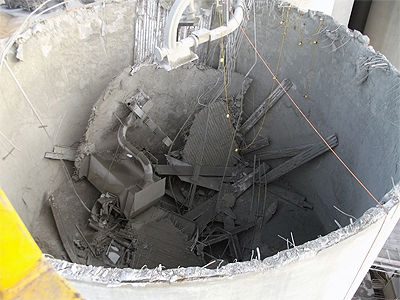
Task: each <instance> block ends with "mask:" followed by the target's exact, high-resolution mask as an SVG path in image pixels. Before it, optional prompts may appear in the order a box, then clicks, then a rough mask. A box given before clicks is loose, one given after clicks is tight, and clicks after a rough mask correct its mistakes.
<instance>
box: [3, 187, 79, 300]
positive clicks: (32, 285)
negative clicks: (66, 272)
mask: <svg viewBox="0 0 400 300" xmlns="http://www.w3.org/2000/svg"><path fill="white" fill-rule="evenodd" d="M0 234H1V236H0V298H1V299H84V298H83V297H82V296H81V295H80V294H79V293H78V292H77V291H76V290H75V289H74V288H73V287H72V286H71V285H70V284H69V283H68V282H67V281H66V280H65V279H64V278H63V277H61V276H60V275H58V273H57V272H56V271H55V269H54V268H53V267H52V265H51V264H50V263H49V262H48V261H47V260H46V258H45V257H44V256H43V254H42V252H41V251H40V249H39V247H38V246H37V245H36V243H35V241H34V240H33V238H32V236H31V235H30V233H29V231H28V230H27V228H26V227H25V225H24V223H23V222H22V220H21V219H20V217H19V216H18V214H17V212H16V211H15V210H14V208H13V206H12V205H11V203H10V201H9V200H8V199H7V197H6V195H5V194H4V192H3V190H2V189H1V188H0Z"/></svg>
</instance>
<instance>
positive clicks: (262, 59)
mask: <svg viewBox="0 0 400 300" xmlns="http://www.w3.org/2000/svg"><path fill="white" fill-rule="evenodd" d="M222 1H223V2H224V3H225V5H227V4H226V1H225V0H222ZM227 7H228V5H227ZM228 9H229V11H230V13H231V15H232V17H233V18H234V19H235V20H236V22H237V23H238V24H239V28H240V30H242V32H243V34H244V36H245V37H246V39H247V40H248V42H249V43H250V45H251V46H252V47H253V49H254V50H255V51H256V53H257V55H258V57H259V58H260V60H261V61H262V62H263V64H264V66H265V67H266V68H267V69H268V71H269V72H270V73H271V75H274V73H273V72H272V70H271V68H270V67H269V66H268V64H267V63H266V62H265V60H264V58H263V57H262V56H261V54H260V53H259V52H258V50H257V49H256V48H255V47H254V44H253V43H252V42H251V40H250V38H249V37H248V35H247V34H246V32H245V31H244V29H243V28H242V26H241V25H240V23H239V22H238V21H237V19H236V17H235V15H234V14H233V12H232V10H231V9H230V8H229V7H228ZM276 82H277V83H278V84H279V86H280V87H281V88H282V90H283V91H284V93H285V94H286V95H287V96H288V98H289V99H290V101H291V102H292V103H293V105H294V106H295V107H296V109H297V110H298V111H299V112H300V114H301V115H302V116H303V118H304V119H305V120H306V122H307V123H308V124H309V125H310V126H311V128H312V129H313V130H314V132H315V133H316V134H317V135H318V136H319V138H320V139H321V140H322V141H323V142H324V143H325V145H326V146H327V147H328V148H329V150H330V151H331V152H332V153H333V154H334V155H335V157H336V158H337V159H338V160H339V162H340V163H341V164H342V165H343V166H344V167H345V168H346V170H347V171H348V172H349V173H350V174H351V175H352V176H353V178H354V179H355V180H356V181H357V182H358V183H359V184H360V185H361V186H362V187H363V189H364V190H365V191H366V192H367V193H368V195H370V196H371V198H372V199H373V200H374V201H375V202H376V203H377V204H378V205H379V206H380V207H381V208H382V209H383V211H384V212H385V214H386V215H387V214H388V213H387V211H386V209H385V208H384V206H383V205H382V204H381V203H380V202H379V201H378V200H377V199H376V198H375V196H374V195H373V194H372V193H371V192H370V191H369V190H368V189H367V187H366V186H365V185H364V184H363V183H362V182H361V181H360V179H359V178H358V177H357V176H356V175H355V174H354V173H353V172H352V171H351V170H350V168H349V167H348V166H347V165H346V163H345V162H344V161H343V160H342V159H341V158H340V157H339V155H338V154H337V153H336V151H334V150H333V148H332V147H331V146H330V145H329V144H328V142H327V141H326V140H325V139H324V138H323V136H322V135H321V134H320V132H319V131H318V130H317V128H316V127H315V126H314V125H313V124H312V123H311V121H310V120H309V119H308V118H307V117H306V115H305V114H304V112H303V111H302V110H301V109H300V107H299V106H298V105H297V103H296V102H295V101H294V100H293V98H292V97H291V96H290V95H289V93H288V91H287V90H286V89H285V88H284V87H283V85H282V84H281V82H280V81H279V80H278V79H277V78H276Z"/></svg>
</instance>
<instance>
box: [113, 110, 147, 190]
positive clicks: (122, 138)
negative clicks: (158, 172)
mask: <svg viewBox="0 0 400 300" xmlns="http://www.w3.org/2000/svg"><path fill="white" fill-rule="evenodd" d="M130 119H131V114H130V115H129V116H128V118H127V120H130ZM127 130H128V126H126V125H124V124H123V125H121V126H120V127H119V129H118V133H117V139H118V144H119V145H120V146H121V147H122V148H123V149H124V150H125V151H127V152H128V153H129V154H131V155H132V156H133V157H134V158H135V159H137V160H138V161H139V162H140V164H141V165H142V167H143V172H144V181H145V182H146V184H147V183H152V182H154V180H153V167H152V166H151V163H150V161H149V159H148V158H147V157H146V155H144V153H143V152H142V151H140V150H139V149H137V148H136V147H135V146H133V145H132V144H131V143H129V142H128V140H127V139H126V132H127Z"/></svg>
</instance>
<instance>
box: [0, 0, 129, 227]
mask: <svg viewBox="0 0 400 300" xmlns="http://www.w3.org/2000/svg"><path fill="white" fill-rule="evenodd" d="M134 21H135V1H128V0H127V1H124V0H123V1H106V2H105V5H104V6H103V5H101V4H96V5H94V6H92V7H87V8H81V9H77V10H73V11H70V12H64V13H62V14H61V15H59V16H56V17H54V18H51V19H48V20H46V21H45V22H42V23H40V24H36V25H35V26H34V27H33V28H32V30H30V29H29V30H28V31H27V32H26V33H25V34H24V36H25V37H26V41H25V42H24V43H23V44H22V47H21V49H20V51H21V53H22V54H23V61H18V60H17V59H16V58H15V54H14V52H15V49H14V50H13V51H10V53H9V54H8V55H7V60H6V61H7V64H8V65H9V66H10V68H11V70H12V72H13V73H14V75H15V77H16V78H17V80H18V81H19V83H20V85H21V86H22V88H23V89H24V91H25V92H26V94H27V96H28V97H29V99H30V101H31V102H32V104H33V106H34V108H35V109H36V110H37V112H38V114H39V116H40V118H41V119H42V120H43V123H44V124H45V125H47V127H46V130H47V131H48V133H49V135H50V138H49V137H48V136H47V134H46V133H45V131H44V130H43V129H42V128H39V126H40V124H39V122H38V120H37V118H36V116H35V115H34V113H33V112H32V109H31V108H30V106H29V105H28V103H27V101H26V100H25V99H24V97H23V95H22V93H21V91H20V90H19V88H18V87H17V85H16V83H15V81H14V80H13V79H12V77H11V75H10V73H9V72H8V70H7V69H6V67H5V66H3V68H2V70H1V74H0V85H1V88H0V112H1V118H0V128H1V133H2V134H3V135H4V136H3V135H0V141H1V145H0V155H1V157H2V158H3V159H2V160H1V161H0V169H1V172H0V185H1V186H2V188H3V190H4V192H5V193H6V194H7V196H8V198H9V199H10V201H11V202H12V204H13V206H14V207H15V209H16V210H17V212H18V214H19V215H20V217H21V218H22V220H23V221H24V222H25V224H26V225H27V226H28V228H29V226H30V224H31V222H32V220H33V219H34V218H35V217H36V216H37V214H38V211H39V209H40V208H41V206H42V203H43V201H44V196H45V195H44V194H45V192H46V191H47V190H54V189H56V188H57V187H58V185H59V184H60V183H61V182H62V181H64V180H66V175H65V173H64V171H63V168H62V165H61V164H60V162H58V161H52V160H47V159H45V158H44V153H45V152H46V151H52V149H53V144H55V145H65V146H70V145H75V146H77V144H74V143H77V142H79V141H80V139H81V138H82V135H83V133H84V132H85V128H86V124H87V120H88V118H89V116H90V112H91V109H92V105H93V103H94V102H95V101H96V100H97V99H98V97H99V96H100V94H101V92H102V91H103V89H104V88H105V87H106V86H107V84H108V83H109V82H110V81H111V79H112V78H113V77H114V76H116V75H118V73H119V72H120V71H121V70H122V69H123V68H125V67H126V66H127V65H129V64H132V62H133V50H134V49H133V45H134V44H133V38H134ZM6 138H7V139H8V140H9V141H10V142H12V143H13V144H14V145H15V146H16V147H17V148H18V149H20V150H21V151H16V150H14V151H13V152H12V155H8V153H9V151H10V150H11V149H12V148H13V147H12V145H11V144H10V143H9V142H8V141H7V140H6ZM7 155H8V156H7ZM5 157H6V158H5ZM77 201H78V200H77Z"/></svg>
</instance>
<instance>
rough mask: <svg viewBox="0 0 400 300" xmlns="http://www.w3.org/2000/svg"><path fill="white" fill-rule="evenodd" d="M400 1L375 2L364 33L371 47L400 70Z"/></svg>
mask: <svg viewBox="0 0 400 300" xmlns="http://www.w3.org/2000/svg"><path fill="white" fill-rule="evenodd" d="M399 28H400V1H387V0H386V1H373V2H372V4H371V8H370V11H369V15H368V19H367V23H366V25H365V29H364V33H365V34H366V35H368V36H369V38H370V39H371V45H372V46H374V48H375V49H376V50H378V51H380V52H382V53H383V54H384V55H385V56H386V57H387V58H388V59H389V61H390V62H391V63H392V64H393V65H394V66H395V67H396V68H397V69H398V70H400V53H399V51H400V50H399V49H400V34H399Z"/></svg>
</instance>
